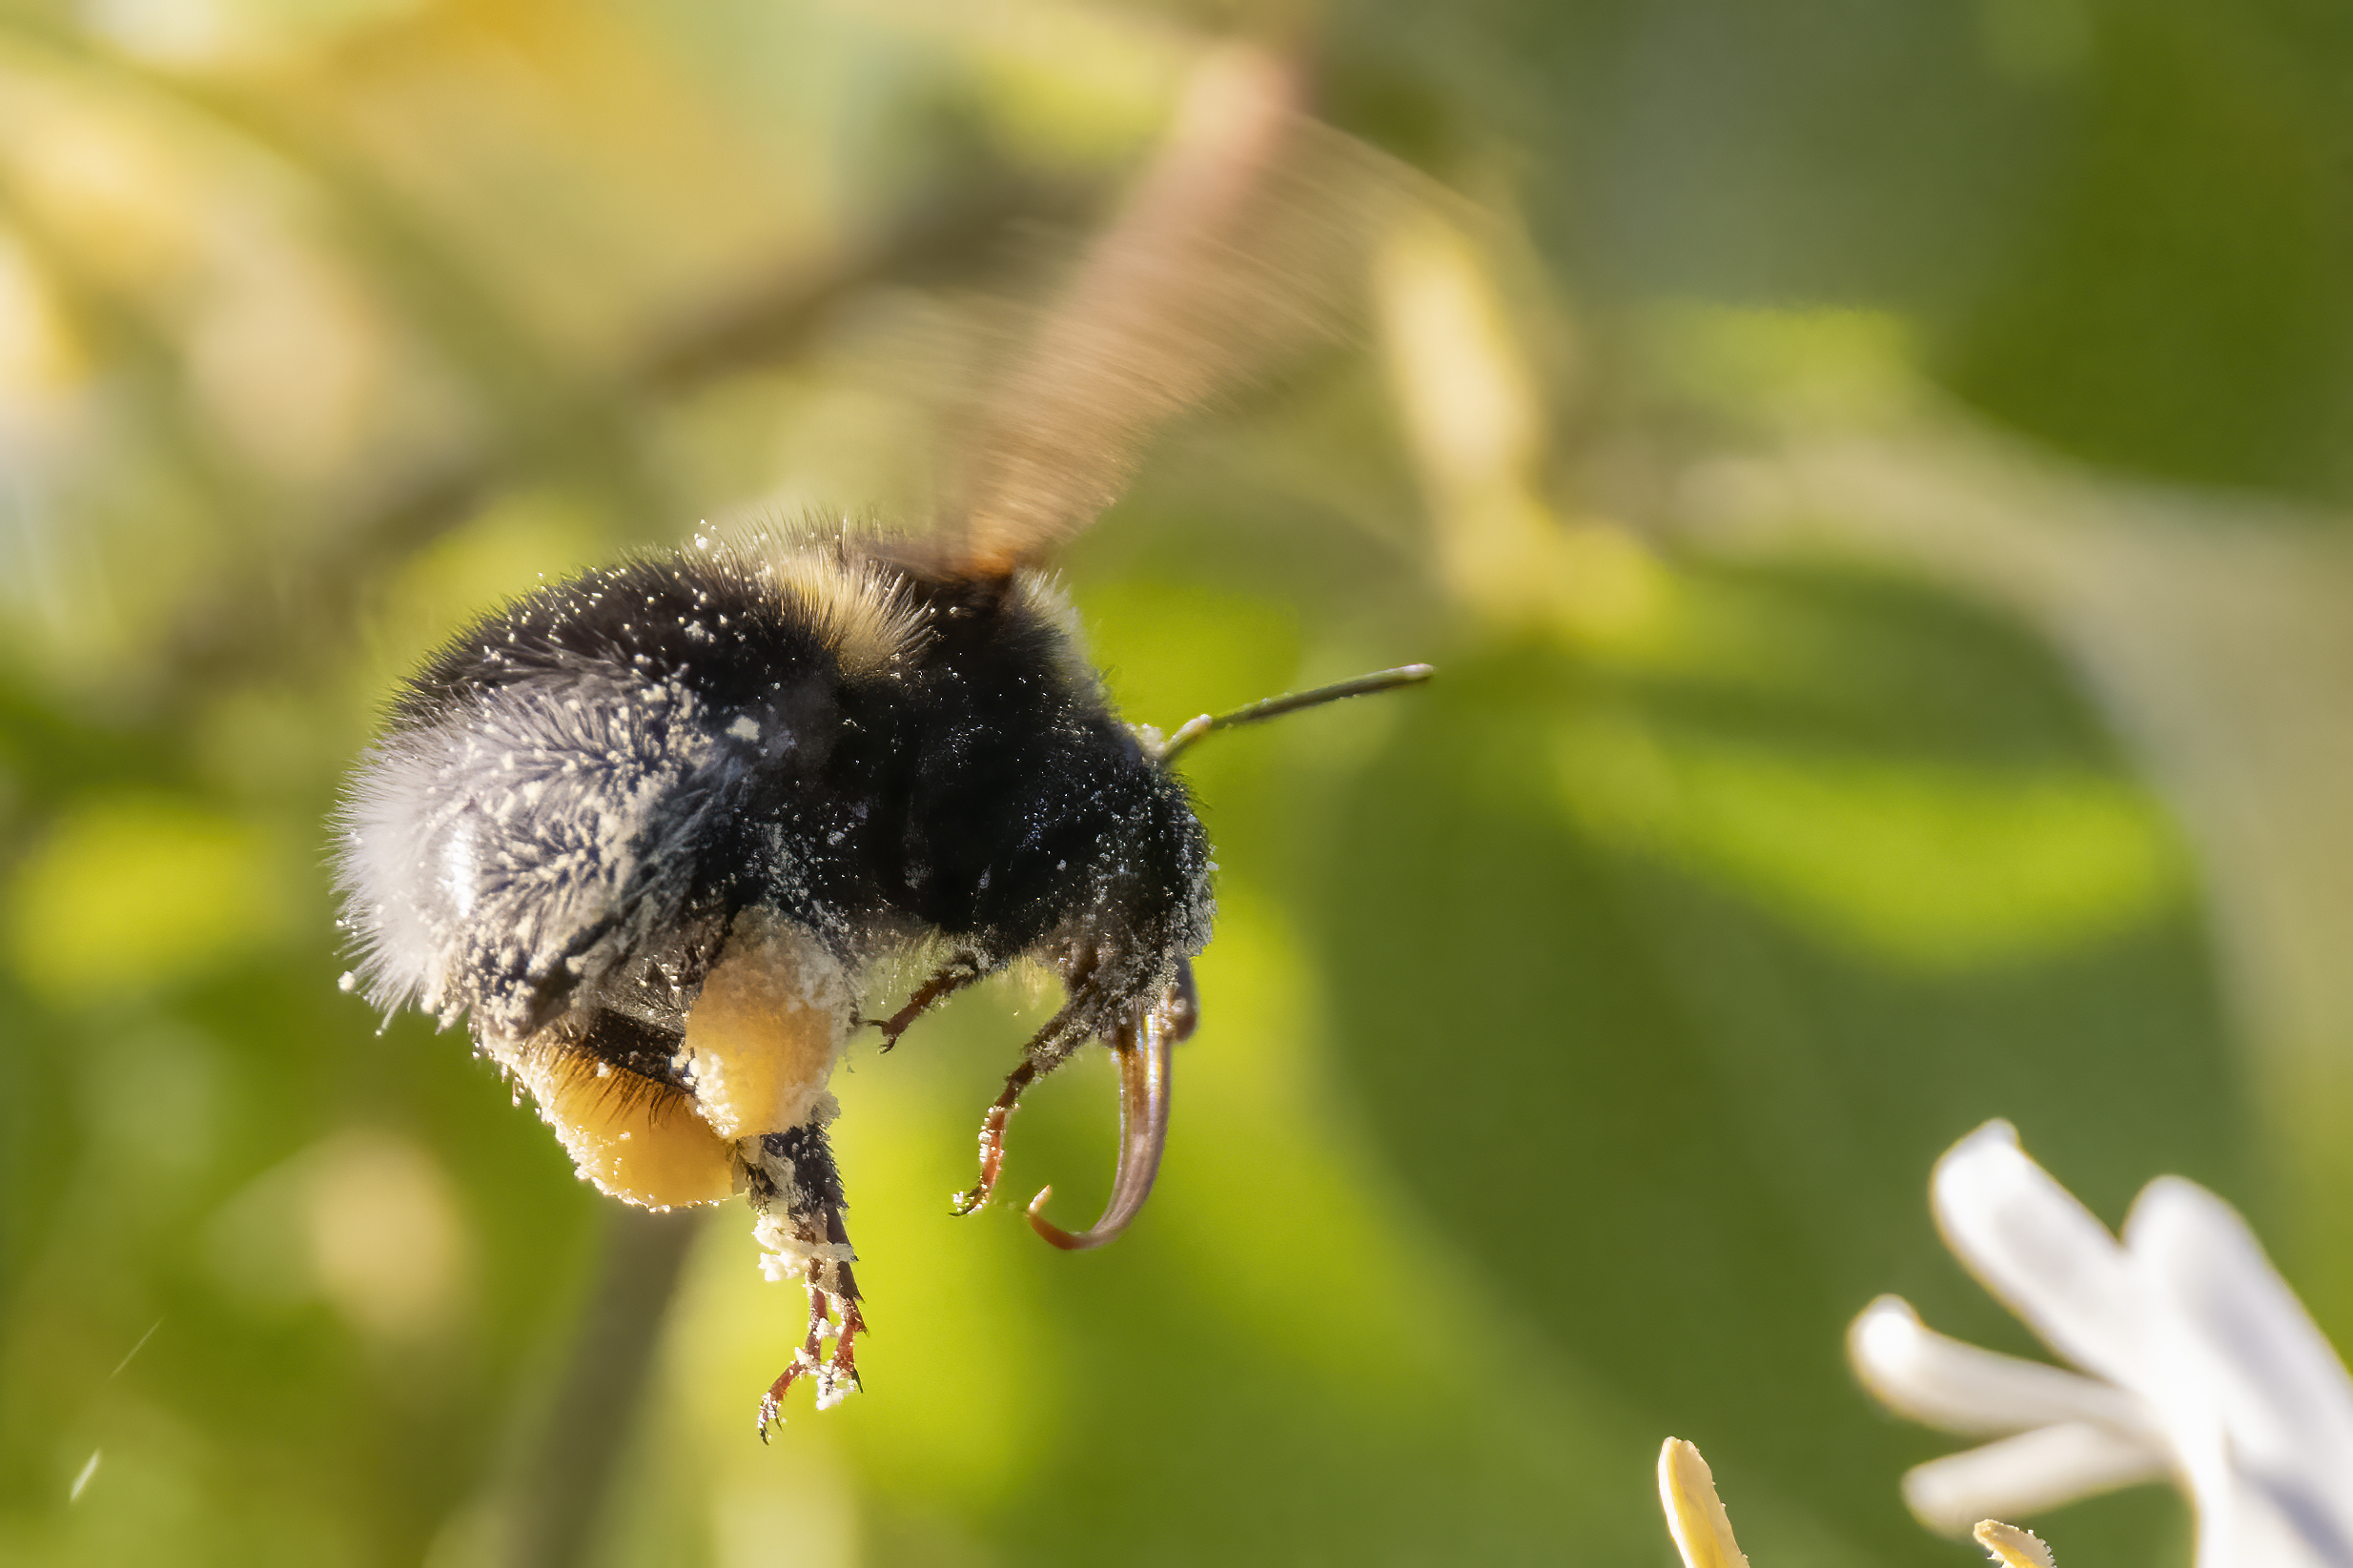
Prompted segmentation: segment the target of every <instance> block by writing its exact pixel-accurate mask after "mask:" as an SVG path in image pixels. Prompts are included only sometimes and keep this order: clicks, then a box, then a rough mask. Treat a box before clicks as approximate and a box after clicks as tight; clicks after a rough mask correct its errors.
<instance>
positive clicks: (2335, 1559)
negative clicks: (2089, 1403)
mask: <svg viewBox="0 0 2353 1568" xmlns="http://www.w3.org/2000/svg"><path fill="white" fill-rule="evenodd" d="M2124 1233H2125V1240H2126V1247H2127V1250H2128V1251H2129V1252H2131V1253H2132V1255H2133V1258H2134V1260H2135V1262H2136V1263H2137V1264H2138V1266H2139V1268H2140V1271H2141V1273H2142V1275H2143V1277H2144V1278H2145V1279H2146V1280H2147V1281H2148V1285H2149V1289H2150V1292H2151V1293H2152V1295H2154V1296H2155V1297H2157V1298H2158V1299H2159V1300H2160V1301H2162V1302H2163V1303H2164V1304H2165V1306H2166V1308H2167V1309H2168V1311H2167V1313H2166V1315H2167V1316H2168V1317H2169V1318H2170V1319H2172V1320H2173V1324H2174V1326H2175V1328H2176V1331H2177V1337H2176V1344H2177V1345H2178V1346H2179V1349H2178V1351H2177V1353H2176V1354H2179V1357H2180V1358H2181V1360H2182V1362H2183V1363H2185V1364H2183V1365H2180V1366H2179V1367H2177V1368H2176V1369H2175V1376H2176V1377H2177V1378H2178V1379H2179V1380H2180V1381H2182V1382H2183V1383H2187V1382H2188V1381H2189V1380H2190V1379H2192V1378H2197V1379H2199V1380H2200V1382H2201V1383H2202V1385H2203V1386H2202V1388H2201V1389H2200V1393H2201V1394H2202V1395H2203V1398H2204V1401H2205V1409H2204V1410H2202V1411H2200V1413H2199V1414H2201V1415H2207V1416H2208V1418H2209V1419H2210V1420H2212V1421H2213V1422H2215V1423H2216V1424H2217V1425H2219V1426H2220V1429H2221V1432H2220V1434H2218V1435H2217V1436H2216V1438H2215V1439H2214V1440H2213V1441H2212V1444H2211V1452H2210V1453H2209V1454H2206V1455H2189V1456H2185V1457H2187V1458H2189V1459H2190V1461H2191V1473H2192V1478H2193V1480H2194V1481H2198V1480H2206V1479H2207V1477H2206V1476H2203V1475H2201V1474H2200V1472H2204V1471H2208V1470H2212V1471H2213V1472H2215V1475H2214V1476H2213V1478H2212V1480H2210V1481H2208V1484H2206V1485H2202V1486H2200V1488H2199V1491H2200V1502H2201V1505H2203V1506H2204V1508H2205V1511H2206V1512H2207V1513H2208V1514H2209V1515H2210V1516H2215V1517H2211V1518H2210V1519H2209V1521H2208V1522H2210V1523H2212V1524H2214V1525H2215V1526H2216V1527H2218V1528H2221V1529H2226V1530H2230V1531H2233V1532H2236V1531H2240V1530H2246V1531H2254V1532H2258V1533H2261V1534H2264V1535H2271V1534H2275V1533H2276V1534H2279V1535H2281V1537H2286V1538H2301V1540H2302V1542H2303V1543H2304V1545H2303V1552H2304V1556H2303V1560H2308V1561H2312V1562H2324V1563H2332V1564H2346V1563H2353V1378H2348V1377H2347V1376H2346V1375H2345V1369H2344V1366H2343V1363H2342V1362H2340V1361H2339V1360H2338V1359H2337V1356H2336V1354H2335V1352H2333V1351H2332V1350H2331V1349H2330V1348H2329V1345H2328V1341H2327V1340H2325V1339H2324V1338H2322V1336H2321V1332H2320V1330H2319V1329H2318V1328H2317V1327H2315V1326H2314V1324H2313V1322H2312V1319H2311V1317H2310V1316H2309V1315H2308V1314H2307V1313H2305V1312H2304V1310H2303V1305H2302V1303H2301V1302H2299V1301H2298V1300H2297V1299H2296V1296H2295V1293H2293V1292H2291V1291H2290V1290H2289V1289H2288V1288H2287V1283H2286V1281H2284V1280H2282V1279H2281V1277H2280V1275H2279V1273H2278V1272H2277V1271H2275V1270H2274V1269H2273V1268H2272V1266H2271V1262H2270V1260H2269V1259H2268V1258H2266V1257H2265V1256H2264V1255H2263V1250H2262V1247H2261V1244H2260V1243H2258V1242H2257V1241H2256V1239H2255V1236H2254V1233H2253V1232H2251V1231H2249V1230H2248V1229H2247V1225H2246V1222H2245V1221H2244V1220H2243V1219H2241V1218H2240V1216H2239V1214H2238V1212H2236V1211H2234V1210H2233V1209H2232V1208H2231V1207H2230V1206H2229V1205H2228V1204H2226V1203H2224V1202H2223V1201H2222V1200H2221V1199H2220V1198H2218V1197H2216V1196H2215V1195H2214V1194H2213V1193H2212V1192H2209V1191H2206V1190H2205V1189H2204V1188H2202V1187H2200V1186H2198V1185H2197V1184H2195V1183H2193V1182H2188V1181H2184V1180H2182V1179H2181V1178H2179V1177H2178V1176H2166V1177H2160V1178H2159V1179H2158V1180H2156V1181H2154V1182H2151V1183H2150V1184H2149V1185H2148V1186H2147V1187H2146V1188H2145V1189H2143V1190H2142V1191H2141V1194H2140V1198H2139V1201H2138V1202H2137V1203H2135V1204H2134V1206H2133V1212H2132V1216H2131V1218H2130V1219H2129V1220H2128V1221H2127V1222H2126V1225H2125V1232H2124ZM2201 1459H2203V1460H2204V1461H2205V1462H2203V1463H2200V1460H2201ZM2210 1492H2215V1493H2223V1494H2225V1495H2226V1496H2227V1497H2228V1499H2229V1500H2228V1501H2227V1502H2223V1501H2221V1500H2220V1498H2215V1499H2209V1497H2208V1494H2209V1493H2210ZM2257 1514H2267V1515H2269V1516H2271V1517H2270V1518H2269V1519H2268V1520H2260V1519H2258V1518H2256V1517H2252V1516H2254V1515H2257ZM2224 1515H2227V1516H2230V1517H2221V1516H2224ZM2282 1549H2283V1550H2284V1549H2288V1548H2287V1547H2286V1546H2285V1545H2284V1542H2283V1546H2282ZM2245 1550H2248V1548H2241V1553H2243V1551H2245ZM2217 1560H2230V1561H2236V1560H2237V1557H2236V1556H2234V1557H2232V1558H2227V1559H2224V1558H2218V1559H2217Z"/></svg>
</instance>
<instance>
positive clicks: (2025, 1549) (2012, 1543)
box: [1973, 1519, 2057, 1568]
mask: <svg viewBox="0 0 2353 1568" xmlns="http://www.w3.org/2000/svg"><path fill="white" fill-rule="evenodd" d="M1973 1534H1974V1535H1975V1536H1976V1537H1977V1544H1978V1545H1980V1546H1982V1547H1984V1548H1985V1549H1986V1551H1987V1552H1988V1553H1989V1554H1990V1555H1991V1556H1992V1557H1993V1558H1994V1560H1995V1562H1999V1563H2006V1564H2008V1568H2057V1564H2056V1563H2055V1562H2053V1561H2052V1559H2051V1548H2049V1547H2048V1546H2045V1545H2044V1544H2043V1543H2042V1537H2040V1536H2037V1535H2036V1534H2035V1533H2034V1532H2033V1531H2031V1530H2021V1529H2019V1528H2018V1527H2017V1526H2016V1525H2015V1524H2004V1523H2002V1521H2001V1520H1999V1519H1980V1520H1979V1521H1978V1522H1977V1528H1976V1529H1975V1531H1974V1532H1973Z"/></svg>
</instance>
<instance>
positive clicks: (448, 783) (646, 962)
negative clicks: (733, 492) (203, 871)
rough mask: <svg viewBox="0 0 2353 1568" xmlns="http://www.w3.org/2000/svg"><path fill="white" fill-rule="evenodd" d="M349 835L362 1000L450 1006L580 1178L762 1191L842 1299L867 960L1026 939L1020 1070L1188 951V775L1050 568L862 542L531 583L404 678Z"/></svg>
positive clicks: (809, 542) (789, 1252)
mask: <svg viewBox="0 0 2353 1568" xmlns="http://www.w3.org/2000/svg"><path fill="white" fill-rule="evenodd" d="M341 826H342V830H343V831H342V841H343V842H342V853H341V870H342V880H343V885H344V889H345V894H346V909H345V918H346V921H347V924H348V925H349V926H350V927H352V928H353V930H354V932H355V934H356V937H357V939H358V946H359V947H360V949H361V952H362V960H361V964H360V967H359V976H360V978H361V980H362V981H363V982H364V984H365V987H366V989H367V991H368V994H369V995H370V997H371V999H372V1000H374V1001H375V1002H376V1003H377V1004H378V1005H379V1006H380V1007H382V1008H386V1009H391V1008H398V1007H400V1006H403V1005H408V1004H416V1005H419V1006H420V1007H422V1008H424V1009H426V1010H427V1011H430V1012H432V1013H434V1014H436V1015H437V1016H439V1017H440V1019H441V1020H442V1021H443V1022H444V1023H445V1024H446V1023H452V1022H455V1021H456V1020H457V1018H458V1017H459V1016H460V1014H466V1015H470V1018H471V1021H472V1027H473V1030H474V1033H475V1036H476V1039H477V1041H478V1043H479V1045H480V1047H481V1049H482V1050H483V1051H484V1052H485V1053H486V1054H488V1055H490V1056H492V1057H493V1058H495V1059H496V1060H498V1061H499V1062H500V1063H501V1064H502V1065H503V1066H504V1067H505V1068H506V1069H508V1070H509V1071H510V1072H511V1073H513V1074H514V1075H515V1076H516V1077H517V1078H518V1079H519V1080H520V1081H521V1082H522V1084H523V1085H524V1086H525V1087H527V1088H528V1089H530V1091H531V1092H532V1094H533V1095H534V1097H535V1098H536V1099H537V1100H538V1102H539V1105H540V1108H541V1110H542V1115H544V1116H545V1117H546V1119H547V1120H548V1121H550V1122H551V1123H552V1124H553V1125H554V1126H555V1127H556V1130H557V1131H558V1133H559V1134H560V1135H561V1136H562V1137H563V1140H564V1142H565V1145H566V1147H567V1148H568V1149H569V1151H571V1153H572V1155H573V1157H574V1159H575V1161H576V1162H577V1163H578V1164H579V1167H580V1170H581V1172H582V1174H583V1176H586V1177H588V1178H590V1179H592V1180H595V1181H596V1182H597V1183H598V1184H599V1185H600V1186H601V1187H603V1188H604V1189H605V1190H606V1191H611V1192H613V1193H615V1194H616V1195H618V1196H621V1197H624V1198H627V1199H630V1200H631V1201H635V1202H639V1203H645V1204H649V1205H655V1206H668V1205H670V1204H673V1203H692V1202H705V1201H711V1200H714V1199H717V1198H722V1197H725V1196H726V1195H727V1194H728V1193H729V1192H730V1191H748V1192H749V1194H750V1195H751V1197H752V1199H753V1203H754V1207H755V1209H757V1210H759V1211H760V1212H761V1213H762V1226H761V1236H762V1240H763V1241H764V1242H765V1243H767V1245H768V1247H769V1249H770V1251H771V1252H774V1253H777V1254H779V1255H778V1258H777V1259H776V1260H775V1261H776V1262H778V1263H779V1264H780V1265H781V1266H782V1268H783V1269H784V1270H785V1271H788V1272H789V1271H796V1270H800V1269H802V1268H804V1267H805V1266H810V1265H815V1266H817V1267H818V1272H819V1273H821V1274H823V1275H824V1278H822V1279H819V1278H816V1277H815V1276H812V1281H811V1282H812V1283H815V1284H819V1285H822V1286H823V1287H824V1288H825V1289H827V1290H828V1291H829V1293H833V1294H835V1295H837V1296H839V1297H841V1298H844V1299H854V1298H855V1294H856V1292H855V1289H854V1287H852V1286H851V1285H850V1284H849V1274H848V1270H847V1264H848V1262H849V1250H848V1244H847V1237H846V1235H845V1234H844V1232H843V1227H842V1223H841V1216H840V1207H841V1190H840V1181H839V1177H838V1174H837V1173H836V1171H834V1168H833V1165H832V1159H831V1155H830V1152H829V1151H828V1150H827V1148H826V1143H825V1134H824V1129H825V1126H826V1124H827V1122H828V1121H829V1120H830V1118H831V1116H832V1115H833V1113H834V1107H833V1102H832V1099H831V1096H830V1095H829V1094H828V1093H827V1092H826V1088H825V1086H826V1080H827V1079H828V1077H829V1075H830V1072H831V1070H832V1068H833V1065H834V1063H835V1061H836V1060H837V1059H838V1057H839V1055H840V1052H841V1049H842V1047H843V1044H844V1042H845V1040H846V1039H847V1036H848V1035H849V1031H850V1029H851V1028H853V1027H854V1026H855V1024H856V1023H857V1021H858V1020H859V1018H860V1017H861V1016H862V1014H863V1010H864V1005H865V1003H866V1000H867V998H866V996H865V994H864V991H865V977H866V976H867V975H868V974H869V973H870V971H871V970H872V968H873V967H874V964H875V961H876V960H877V959H880V958H885V957H890V956H893V955H895V954H898V953H902V952H905V951H908V950H911V949H916V948H920V947H928V946H936V947H943V948H945V949H946V950H947V951H948V952H950V953H951V954H952V955H953V962H954V963H955V964H957V965H959V966H961V967H963V969H964V970H965V971H966V972H967V973H968V974H969V975H971V976H974V977H976V976H978V975H980V974H985V973H988V972H992V971H993V970H995V969H998V968H1001V967H1004V966H1005V965H1007V964H1009V963H1011V962H1013V961H1014V960H1015V959H1018V958H1022V957H1033V958H1040V959H1044V960H1046V961H1047V962H1048V963H1050V964H1051V965H1053V966H1054V967H1055V969H1056V970H1057V972H1058V973H1059V974H1060V975H1061V977H1062V978H1063V980H1064V983H1065V986H1066V988H1068V990H1069V992H1070V1005H1069V1006H1068V1007H1067V1008H1064V1009H1063V1012H1062V1013H1061V1014H1060V1015H1058V1016H1057V1020H1056V1022H1057V1025H1058V1026H1059V1028H1058V1029H1057V1030H1054V1031H1053V1032H1052V1034H1051V1037H1049V1036H1048V1035H1041V1037H1040V1039H1039V1040H1038V1041H1035V1042H1033V1046H1032V1052H1031V1054H1032V1057H1033V1060H1035V1061H1037V1063H1038V1066H1039V1067H1040V1068H1045V1067H1051V1066H1052V1065H1053V1062H1054V1061H1055V1060H1058V1059H1059V1058H1060V1057H1061V1056H1063V1055H1066V1054H1067V1053H1068V1052H1069V1051H1070V1050H1071V1049H1075V1047H1076V1046H1077V1045H1078V1044H1079V1043H1081V1042H1083V1041H1084V1040H1085V1039H1088V1038H1093V1037H1109V1036H1111V1035H1112V1034H1113V1033H1114V1032H1115V1031H1116V1030H1118V1029H1120V1028H1123V1027H1133V1020H1134V1019H1135V1018H1136V1015H1137V1014H1138V1013H1139V1011H1140V1010H1145V1009H1149V1008H1151V1007H1152V1006H1153V1005H1154V1004H1155V1003H1156V1000H1157V999H1159V998H1162V997H1163V996H1165V995H1167V994H1169V993H1170V992H1171V990H1172V988H1173V987H1174V986H1175V985H1176V982H1177V974H1178V971H1179V970H1180V968H1181V967H1183V966H1184V965H1185V964H1186V963H1187V961H1188V960H1190V959H1191V958H1192V957H1193V956H1194V955H1195V954H1197V952H1198V951H1199V950H1200V948H1201V947H1202V945H1203V944H1204V943H1205V942H1206V941H1207V938H1208V933H1209V925H1210V916H1211V904H1210V895H1209V888H1208V871H1209V863H1208V848H1207V843H1206V839H1205V837H1204V835H1203V833H1202V831H1201V827H1200V825H1199V823H1198V821H1197V818H1196V816H1195V814H1194V811H1193V808H1192V805H1191V803H1190V801H1189V799H1188V797H1187V795H1186V792H1185V789H1184V786H1183V784H1182V783H1181V782H1180V781H1178V780H1177V779H1176V778H1175V777H1174V776H1173V775H1171V774H1170V773H1168V772H1167V771H1166V770H1164V769H1161V768H1159V767H1157V766H1156V765H1155V764H1154V762H1153V760H1152V759H1151V758H1150V757H1148V756H1147V755H1146V753H1145V751H1144V749H1143V747H1142V746H1141V745H1140V744H1139V743H1138V742H1137V740H1136V737H1135V735H1134V734H1133V733H1132V732H1131V731H1130V730H1129V729H1128V728H1127V727H1126V726H1125V725H1124V724H1122V723H1120V722H1119V721H1118V720H1117V718H1116V717H1115V715H1114V714H1113V712H1112V710H1111V707H1110V704H1109V703H1108V701H1107V699H1106V697H1105V695H1104V693H1103V690H1102V687H1101V683H1100V682H1099V681H1098V680H1097V678H1096V677H1095V673H1094V671H1093V670H1092V669H1091V668H1090V667H1089V666H1088V665H1087V663H1086V662H1085V661H1084V659H1083V657H1082V655H1081V653H1080V650H1079V648H1078V646H1077V642H1076V631H1075V624H1074V619H1073V617H1072V615H1071V612H1070V609H1069V606H1068V603H1067V601H1064V600H1063V599H1062V598H1061V597H1060V595H1059V594H1058V593H1056V592H1055V591H1054V589H1053V587H1052V586H1051V585H1050V584H1049V583H1048V582H1047V581H1046V580H1044V579H1043V578H1041V577H1039V576H1038V575H1036V574H1034V573H1032V572H1027V571H1023V572H1015V573H1009V574H1005V575H1002V576H997V577H977V576H972V575H960V576H959V575H944V574H940V573H936V572H933V571H931V570H927V569H926V568H925V567H924V566H923V565H922V564H920V563H919V562H916V561H909V560H896V559H893V558H892V556H891V555H890V553H889V551H888V549H887V547H886V546H883V545H881V544H878V543H876V542H873V541H869V540H860V539H858V538H855V537H853V536H848V535H843V536H838V537H834V538H830V539H823V538H816V539H812V538H803V539H798V540H792V539H787V540H756V541H752V542H750V543H747V544H745V545H742V546H732V547H709V546H702V547H698V548H697V549H695V550H691V551H687V552H685V553H683V554H680V555H677V556H670V557H664V558H658V559H648V560H637V561H633V562H629V563H626V564H623V565H620V566H615V567H611V568H608V569H604V570H601V571H596V572H591V573H589V574H587V575H585V576H583V577H580V578H577V579H574V580H569V581H566V582H563V583H562V584H559V585H556V586H552V587H549V588H546V589H542V590H541V591H540V592H537V593H535V594H532V595H530V596H528V597H526V598H524V599H522V600H521V601H517V602H515V603H513V604H510V605H508V606H507V607H505V608H504V609H502V610H501V611H498V612H496V613H494V614H492V615H491V616H489V617H488V618H486V619H485V620H483V621H481V622H480V623H479V624H477V625H476V626H474V627H473V628H471V629H470V630H468V631H467V632H465V633H464V634H463V635H461V636H460V637H459V638H458V639H457V640H456V641H453V642H452V643H451V644H450V645H449V646H448V647H447V648H446V649H444V650H443V651H442V652H441V653H440V655H439V656H438V657H436V658H435V659H434V660H433V661H432V662H429V663H428V664H427V665H426V666H425V668H424V669H423V670H421V671H420V672H419V674H418V675H417V676H416V677H415V678H414V680H413V681H412V682H410V683H409V685H408V687H407V688H406V690H405V691H404V692H403V693H402V695H401V696H400V697H399V700H398V702H397V703H396V705H395V707H394V710H393V713H392V716H391V721H390V723H389V724H388V726H387V730H386V733H385V735H384V737H383V739H382V740H381V741H380V742H379V744H378V745H377V746H376V748H375V749H374V750H373V751H372V752H371V753H370V755H369V757H368V758H367V759H366V760H365V762H364V763H363V764H362V765H361V768H360V770H359V772H358V775H357V777H356V779H355V782H354V786H353V790H352V793H351V798H350V802H349V804H348V806H347V808H346V811H345V814H344V818H343V821H342V824H341Z"/></svg>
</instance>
